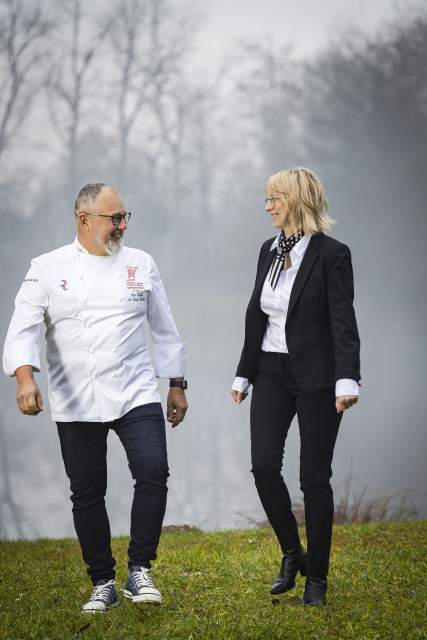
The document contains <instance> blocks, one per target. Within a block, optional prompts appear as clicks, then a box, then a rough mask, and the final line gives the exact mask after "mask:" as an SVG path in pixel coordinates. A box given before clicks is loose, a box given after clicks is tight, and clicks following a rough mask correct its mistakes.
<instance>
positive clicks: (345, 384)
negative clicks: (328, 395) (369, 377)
mask: <svg viewBox="0 0 427 640" xmlns="http://www.w3.org/2000/svg"><path fill="white" fill-rule="evenodd" d="M358 395H359V385H358V384H357V382H356V380H350V379H349V378H341V379H340V380H337V381H336V383H335V397H336V398H338V396H358Z"/></svg>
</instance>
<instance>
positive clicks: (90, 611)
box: [81, 601, 119, 613]
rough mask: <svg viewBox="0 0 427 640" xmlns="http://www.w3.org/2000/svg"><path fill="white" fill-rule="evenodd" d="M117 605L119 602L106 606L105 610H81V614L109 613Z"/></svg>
mask: <svg viewBox="0 0 427 640" xmlns="http://www.w3.org/2000/svg"><path fill="white" fill-rule="evenodd" d="M118 604H119V601H117V602H114V603H113V604H110V605H108V607H107V608H106V609H82V610H81V612H82V613H107V611H109V610H110V609H112V608H113V607H117V605H118Z"/></svg>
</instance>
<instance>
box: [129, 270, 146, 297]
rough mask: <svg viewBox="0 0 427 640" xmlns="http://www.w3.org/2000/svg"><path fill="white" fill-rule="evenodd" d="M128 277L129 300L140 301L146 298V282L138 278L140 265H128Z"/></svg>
mask: <svg viewBox="0 0 427 640" xmlns="http://www.w3.org/2000/svg"><path fill="white" fill-rule="evenodd" d="M127 270H128V279H127V283H126V284H127V288H128V289H129V293H130V296H129V298H128V301H133V302H138V301H139V300H144V283H143V282H141V281H138V280H136V272H137V270H138V267H129V266H128V267H127Z"/></svg>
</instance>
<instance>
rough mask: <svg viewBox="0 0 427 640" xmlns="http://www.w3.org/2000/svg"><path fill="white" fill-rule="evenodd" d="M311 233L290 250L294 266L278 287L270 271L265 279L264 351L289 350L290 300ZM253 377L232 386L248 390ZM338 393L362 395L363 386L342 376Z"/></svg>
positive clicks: (237, 389)
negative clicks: (360, 389) (271, 278)
mask: <svg viewBox="0 0 427 640" xmlns="http://www.w3.org/2000/svg"><path fill="white" fill-rule="evenodd" d="M279 236H280V234H279V235H278V236H277V237H276V238H275V240H274V241H273V243H272V245H271V247H270V251H273V249H275V248H276V247H277V245H278V243H279ZM310 238H311V235H309V234H305V235H303V237H302V238H301V240H299V241H298V242H297V243H296V244H295V246H294V247H293V248H292V249H291V251H290V254H289V256H290V259H291V263H292V266H291V267H289V269H286V271H285V270H283V271H282V272H281V274H280V277H279V281H278V283H277V286H276V288H275V289H274V290H273V289H272V287H271V284H270V278H269V275H270V272H269V273H268V274H267V277H266V279H265V281H264V285H263V288H262V292H261V299H260V304H261V309H262V310H263V311H264V313H265V314H266V315H267V316H268V320H267V328H266V330H265V334H264V338H263V341H262V345H261V349H262V351H272V352H275V353H289V351H288V346H287V343H286V332H285V325H286V317H287V314H288V307H289V300H290V297H291V291H292V287H293V285H294V282H295V278H296V275H297V273H298V269H299V267H300V265H301V262H302V259H303V257H304V254H305V252H306V249H307V247H308V244H309V242H310ZM249 386H250V385H249V381H248V380H247V379H246V378H241V377H237V378H235V380H234V382H233V386H232V389H233V390H235V391H241V392H242V393H247V391H248V389H249ZM335 395H336V396H345V395H353V396H357V395H359V387H358V384H357V382H356V381H355V380H350V379H347V378H342V379H340V380H337V381H336V383H335Z"/></svg>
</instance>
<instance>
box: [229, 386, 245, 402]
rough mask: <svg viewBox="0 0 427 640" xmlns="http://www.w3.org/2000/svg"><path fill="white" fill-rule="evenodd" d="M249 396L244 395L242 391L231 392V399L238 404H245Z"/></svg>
mask: <svg viewBox="0 0 427 640" xmlns="http://www.w3.org/2000/svg"><path fill="white" fill-rule="evenodd" d="M247 395H248V394H247V393H242V392H241V391H235V390H234V389H232V390H231V397H232V398H233V400H234V402H237V404H240V403H241V402H243V400H244V399H245V398H246V397H247Z"/></svg>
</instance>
